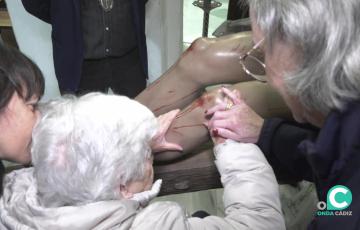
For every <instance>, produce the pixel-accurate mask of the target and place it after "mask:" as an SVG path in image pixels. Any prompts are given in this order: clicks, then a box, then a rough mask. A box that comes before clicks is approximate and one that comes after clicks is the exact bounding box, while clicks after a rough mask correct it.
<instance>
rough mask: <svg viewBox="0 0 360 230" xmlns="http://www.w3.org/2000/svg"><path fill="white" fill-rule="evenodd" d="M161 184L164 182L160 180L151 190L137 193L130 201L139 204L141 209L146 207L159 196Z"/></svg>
mask: <svg viewBox="0 0 360 230" xmlns="http://www.w3.org/2000/svg"><path fill="white" fill-rule="evenodd" d="M161 184H162V180H161V179H158V180H156V181H155V182H154V184H153V185H152V187H151V189H150V190H148V191H144V192H140V193H136V194H134V195H133V197H131V198H130V199H131V200H135V201H137V202H139V203H140V206H141V207H145V206H146V205H148V203H149V202H150V201H151V200H152V199H153V198H154V197H156V196H157V195H158V194H159V192H160V188H161Z"/></svg>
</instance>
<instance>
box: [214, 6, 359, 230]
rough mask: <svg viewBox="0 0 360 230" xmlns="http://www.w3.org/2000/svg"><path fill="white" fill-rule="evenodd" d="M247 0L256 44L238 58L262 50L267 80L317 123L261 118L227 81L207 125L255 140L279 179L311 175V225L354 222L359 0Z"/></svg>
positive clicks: (300, 114)
mask: <svg viewBox="0 0 360 230" xmlns="http://www.w3.org/2000/svg"><path fill="white" fill-rule="evenodd" d="M249 4H250V17H251V23H252V32H253V41H254V44H255V45H254V48H253V49H250V50H249V51H248V52H247V53H246V55H243V56H241V57H240V64H241V65H242V66H243V68H244V70H247V66H246V63H244V60H249V59H252V60H253V61H256V62H261V60H258V59H254V58H253V57H252V52H253V51H254V50H255V49H260V50H262V51H263V52H264V54H265V59H264V63H262V64H263V66H264V67H265V70H266V76H267V81H268V83H269V84H270V85H271V86H272V87H273V88H275V89H276V90H277V91H278V92H279V93H280V94H281V96H282V98H283V99H284V100H285V102H286V104H287V105H288V106H289V107H290V109H291V111H292V114H293V117H294V119H295V120H296V121H297V122H298V123H310V124H312V125H314V126H316V127H318V128H320V131H319V133H318V134H317V132H316V131H312V130H311V129H308V128H305V127H301V125H296V124H293V123H292V122H289V121H285V120H282V119H265V120H263V118H261V117H260V116H258V115H257V114H256V113H255V112H254V111H253V110H252V109H251V108H250V107H249V106H248V105H247V104H246V102H245V101H244V100H243V99H242V98H241V95H239V94H238V95H236V94H237V93H236V92H234V91H229V90H227V89H223V92H224V93H225V94H227V95H228V96H229V97H230V98H232V102H231V103H233V104H234V105H232V106H227V108H230V107H231V109H228V110H225V107H226V105H219V106H216V107H213V108H211V109H209V111H208V115H211V114H213V117H212V119H211V120H210V121H209V127H210V129H212V130H213V132H214V131H215V133H216V134H217V135H219V136H222V137H225V138H232V139H235V140H238V141H245V142H253V143H255V142H257V144H258V146H259V147H260V148H261V150H262V151H263V152H264V154H265V156H266V157H267V159H268V160H269V162H270V164H271V165H272V166H273V168H274V171H275V173H276V174H277V176H278V179H284V178H286V179H287V180H292V181H299V180H310V181H313V182H315V185H316V188H317V194H318V198H319V200H320V201H322V203H320V205H318V209H319V211H317V212H316V214H315V217H314V220H313V221H312V223H311V224H310V227H309V229H344V228H346V229H360V224H359V223H360V222H359V212H360V199H359V198H360V197H359V194H360V185H359V180H360V169H359V165H360V23H359V22H360V1H358V0H346V1H338V0H297V1H291V0H249ZM247 72H248V74H249V75H253V73H252V72H251V71H247ZM335 186H336V187H335ZM351 192H352V193H351ZM352 196H353V197H352ZM325 202H326V203H325ZM326 206H327V207H326ZM339 210H343V212H339Z"/></svg>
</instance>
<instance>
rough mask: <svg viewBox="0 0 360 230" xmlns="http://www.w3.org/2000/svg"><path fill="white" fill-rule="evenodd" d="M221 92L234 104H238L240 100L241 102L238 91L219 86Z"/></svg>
mask: <svg viewBox="0 0 360 230" xmlns="http://www.w3.org/2000/svg"><path fill="white" fill-rule="evenodd" d="M221 92H222V93H224V94H225V96H227V97H228V98H230V100H231V101H232V102H233V103H234V105H238V104H240V103H241V102H243V99H242V98H241V95H240V92H239V91H238V90H236V89H234V90H232V91H231V90H230V89H228V88H226V87H222V88H221Z"/></svg>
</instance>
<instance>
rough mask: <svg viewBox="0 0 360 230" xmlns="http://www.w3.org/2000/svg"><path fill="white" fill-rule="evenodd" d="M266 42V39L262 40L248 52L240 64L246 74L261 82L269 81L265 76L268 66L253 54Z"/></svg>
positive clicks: (242, 57)
mask: <svg viewBox="0 0 360 230" xmlns="http://www.w3.org/2000/svg"><path fill="white" fill-rule="evenodd" d="M264 40H265V39H264V38H263V39H261V40H260V41H259V42H258V43H256V44H255V45H254V46H253V47H252V48H251V49H250V50H249V51H248V52H246V53H245V54H244V55H242V56H240V58H239V63H240V65H242V68H243V70H244V71H245V73H246V74H248V75H249V76H251V77H253V78H254V79H256V80H258V81H261V82H266V81H267V80H266V74H265V67H266V66H265V63H264V62H262V61H260V59H259V58H257V57H256V56H254V55H252V54H253V53H254V51H256V50H258V48H259V47H260V46H261V45H262V44H263V43H264Z"/></svg>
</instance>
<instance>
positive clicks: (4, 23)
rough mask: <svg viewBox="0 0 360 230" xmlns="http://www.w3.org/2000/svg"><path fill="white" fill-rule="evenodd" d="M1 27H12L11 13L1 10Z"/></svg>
mask: <svg viewBox="0 0 360 230" xmlns="http://www.w3.org/2000/svg"><path fill="white" fill-rule="evenodd" d="M0 27H1V28H4V27H11V21H10V17H9V13H8V12H7V11H6V10H0Z"/></svg>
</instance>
